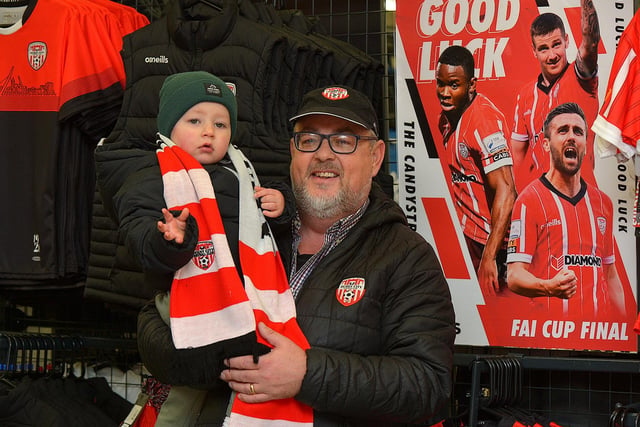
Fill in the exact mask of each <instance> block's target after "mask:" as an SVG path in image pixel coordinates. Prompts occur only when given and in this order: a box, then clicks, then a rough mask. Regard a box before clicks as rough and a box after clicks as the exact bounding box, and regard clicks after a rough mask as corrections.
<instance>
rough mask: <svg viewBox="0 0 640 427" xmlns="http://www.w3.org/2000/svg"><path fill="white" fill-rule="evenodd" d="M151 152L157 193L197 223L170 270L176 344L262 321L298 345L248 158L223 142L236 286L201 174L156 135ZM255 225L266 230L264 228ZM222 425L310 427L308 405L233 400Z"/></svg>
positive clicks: (244, 329) (238, 331) (246, 329)
mask: <svg viewBox="0 0 640 427" xmlns="http://www.w3.org/2000/svg"><path fill="white" fill-rule="evenodd" d="M160 137H161V139H162V144H161V148H160V149H159V150H158V151H157V155H158V160H159V163H160V169H161V171H162V180H163V183H164V198H165V201H166V204H167V206H168V207H169V209H171V210H182V209H183V208H185V207H186V208H189V212H190V213H191V215H193V216H194V217H195V219H196V220H197V222H198V230H199V237H198V245H197V246H196V249H195V252H194V255H193V258H192V260H191V262H189V263H187V264H186V265H185V266H183V267H182V268H180V269H179V270H178V271H176V273H175V275H174V278H173V283H172V285H171V300H170V307H169V312H170V317H171V322H170V324H171V333H172V336H173V342H174V344H175V346H176V348H178V349H181V348H189V347H201V346H205V345H209V344H213V343H216V342H221V341H224V340H227V339H232V338H236V337H241V336H244V335H246V334H247V333H250V332H253V331H256V333H257V334H258V342H261V343H263V344H265V345H269V344H268V343H267V342H266V341H265V340H264V339H263V338H262V337H261V336H260V334H259V332H258V331H257V328H256V326H257V324H258V322H264V323H265V324H266V325H267V326H269V327H270V328H271V329H274V330H275V331H277V332H279V333H281V334H283V335H285V336H287V337H288V338H290V339H291V340H293V341H294V342H295V343H296V344H298V345H299V346H300V347H301V348H303V349H307V348H309V344H308V342H307V340H306V338H305V336H304V334H303V333H302V331H301V330H300V327H299V326H298V323H297V321H296V311H295V303H294V300H293V295H292V294H291V289H290V288H289V284H288V281H287V276H286V273H285V271H284V267H283V265H282V262H281V260H280V255H279V253H278V250H277V247H276V243H275V241H274V240H273V236H272V235H271V231H270V230H269V228H268V226H267V224H266V220H265V218H264V216H263V214H262V211H261V210H260V209H259V206H258V204H257V201H256V200H255V198H254V196H253V193H254V186H255V185H259V182H258V179H257V176H256V174H255V171H254V170H253V167H252V166H251V163H250V162H249V161H248V160H247V159H246V157H245V156H244V155H243V154H242V152H241V151H240V150H237V149H235V148H234V147H233V146H232V145H229V149H228V154H229V157H230V158H231V161H232V163H233V165H234V167H235V169H236V172H237V173H238V181H239V183H240V191H239V193H240V200H239V229H240V231H239V236H238V237H239V252H240V263H241V265H242V272H243V275H244V287H243V285H242V281H241V280H240V277H239V275H238V270H237V269H236V267H235V265H234V262H233V258H232V256H231V251H230V250H229V244H228V242H227V238H226V235H225V232H224V228H223V225H222V219H221V218H220V211H219V209H218V205H217V202H216V196H215V192H214V190H213V185H212V184H211V179H210V177H209V174H208V172H207V171H206V170H205V169H204V168H203V167H202V165H200V163H199V162H198V161H197V160H195V159H194V158H193V157H192V156H191V155H189V154H188V153H186V152H185V151H184V150H182V149H181V148H180V147H178V146H177V145H175V144H174V143H173V142H172V141H171V140H170V139H168V138H165V137H163V136H162V135H160ZM263 230H268V233H264V232H263ZM227 422H229V424H228V425H230V426H265V427H266V426H269V427H275V426H287V427H298V426H312V425H313V410H312V409H311V408H310V407H309V406H307V405H304V404H302V403H300V402H298V401H296V400H295V399H293V398H290V399H282V400H275V401H271V402H265V403H253V404H249V403H243V402H241V401H240V400H239V399H237V398H234V402H233V406H232V409H231V415H230V417H229V419H228V420H227Z"/></svg>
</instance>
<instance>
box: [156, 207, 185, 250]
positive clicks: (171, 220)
mask: <svg viewBox="0 0 640 427" xmlns="http://www.w3.org/2000/svg"><path fill="white" fill-rule="evenodd" d="M162 216H164V222H162V221H158V231H159V232H161V233H162V234H163V235H164V239H165V240H169V241H171V240H175V242H176V243H177V244H178V245H181V244H182V242H184V230H186V228H187V218H189V209H188V208H184V209H182V212H180V215H179V216H177V217H174V216H173V214H172V213H171V212H169V210H168V209H165V208H162Z"/></svg>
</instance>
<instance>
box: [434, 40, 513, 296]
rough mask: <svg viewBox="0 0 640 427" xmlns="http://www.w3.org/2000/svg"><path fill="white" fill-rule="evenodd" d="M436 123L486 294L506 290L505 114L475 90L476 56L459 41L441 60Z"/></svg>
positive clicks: (508, 179)
mask: <svg viewBox="0 0 640 427" xmlns="http://www.w3.org/2000/svg"><path fill="white" fill-rule="evenodd" d="M436 80H437V95H438V100H439V101H440V106H441V107H442V112H441V114H440V117H439V123H438V127H439V129H440V132H441V133H442V136H443V142H444V146H445V150H446V154H445V156H446V158H445V161H446V163H447V165H448V173H450V177H451V189H452V193H453V194H452V196H453V202H454V204H455V207H456V211H457V213H458V219H459V220H460V224H461V225H462V231H463V233H464V235H465V240H466V241H467V246H468V247H469V252H470V255H471V259H472V261H473V265H474V268H475V269H476V272H477V274H478V280H479V282H480V288H481V289H482V291H483V293H484V294H485V296H488V295H495V294H496V293H501V292H502V291H504V290H506V283H505V281H504V278H505V273H506V265H505V259H506V258H505V257H506V252H505V249H504V244H505V240H506V234H507V229H508V226H509V217H510V215H511V207H512V206H513V202H514V201H515V184H514V182H513V172H512V164H513V160H512V158H511V151H510V149H509V143H508V140H507V137H506V135H509V130H508V125H507V122H506V120H505V118H504V115H503V114H502V113H501V112H500V111H499V110H498V109H497V108H496V106H495V105H493V103H492V102H491V101H490V100H489V99H488V98H487V97H485V96H484V95H481V94H478V93H477V92H476V83H477V79H476V78H475V77H474V61H473V56H472V54H471V52H469V50H467V49H466V48H464V47H461V46H450V47H448V48H447V49H445V50H444V51H443V52H442V54H441V55H440V58H439V60H438V69H437V77H436Z"/></svg>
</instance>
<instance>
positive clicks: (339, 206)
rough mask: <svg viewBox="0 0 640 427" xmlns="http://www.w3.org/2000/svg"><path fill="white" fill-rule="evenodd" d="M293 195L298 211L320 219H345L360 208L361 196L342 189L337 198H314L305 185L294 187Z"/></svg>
mask: <svg viewBox="0 0 640 427" xmlns="http://www.w3.org/2000/svg"><path fill="white" fill-rule="evenodd" d="M293 193H294V194H295V198H296V205H297V207H298V210H299V211H300V212H301V213H303V214H307V215H309V216H313V217H316V218H320V219H329V218H344V217H345V216H348V215H350V214H352V213H354V212H355V211H357V210H358V208H360V200H362V197H361V195H360V194H358V193H356V192H354V191H351V190H349V189H346V188H344V187H341V188H340V191H338V194H337V195H336V197H317V196H312V195H310V194H309V192H308V191H307V187H306V186H305V185H302V186H296V185H295V184H294V185H293Z"/></svg>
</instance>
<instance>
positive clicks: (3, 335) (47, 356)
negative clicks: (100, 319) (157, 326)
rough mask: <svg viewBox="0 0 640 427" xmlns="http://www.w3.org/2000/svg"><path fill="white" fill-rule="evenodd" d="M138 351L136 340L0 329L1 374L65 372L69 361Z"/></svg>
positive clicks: (115, 356)
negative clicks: (98, 355) (4, 330)
mask: <svg viewBox="0 0 640 427" xmlns="http://www.w3.org/2000/svg"><path fill="white" fill-rule="evenodd" d="M107 353H108V354H109V356H110V358H117V357H118V356H127V355H134V354H137V345H136V340H135V339H125V338H102V337H91V336H82V335H55V334H45V333H22V332H1V331H0V375H16V374H53V375H55V374H64V371H65V370H66V369H67V368H68V365H69V363H70V362H71V363H73V361H77V360H80V361H82V360H88V359H89V358H94V359H96V354H102V355H104V354H107Z"/></svg>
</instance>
